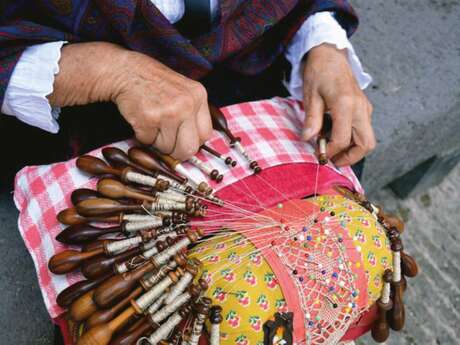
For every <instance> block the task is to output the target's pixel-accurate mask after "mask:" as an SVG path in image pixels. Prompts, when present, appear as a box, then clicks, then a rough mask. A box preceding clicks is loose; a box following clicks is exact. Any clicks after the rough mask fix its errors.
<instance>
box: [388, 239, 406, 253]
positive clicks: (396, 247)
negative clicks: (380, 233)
mask: <svg viewBox="0 0 460 345" xmlns="http://www.w3.org/2000/svg"><path fill="white" fill-rule="evenodd" d="M403 249H404V247H403V244H402V241H401V239H399V238H397V239H394V240H393V241H392V242H391V250H392V251H394V252H400V251H402V250H403Z"/></svg>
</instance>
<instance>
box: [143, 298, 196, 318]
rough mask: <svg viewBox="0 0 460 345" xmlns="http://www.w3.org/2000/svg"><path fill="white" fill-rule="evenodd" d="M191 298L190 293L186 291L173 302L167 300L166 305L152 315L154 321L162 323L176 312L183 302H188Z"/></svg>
mask: <svg viewBox="0 0 460 345" xmlns="http://www.w3.org/2000/svg"><path fill="white" fill-rule="evenodd" d="M189 299H190V294H189V293H188V292H185V293H183V294H180V295H178V296H177V298H176V299H175V300H174V301H173V302H172V303H168V302H166V301H165V306H164V307H163V308H161V309H160V310H159V311H158V312H156V313H155V314H154V315H152V321H153V322H156V323H160V322H161V321H163V320H164V319H166V318H167V317H168V316H169V315H171V314H172V313H174V312H175V311H176V310H177V309H179V308H180V307H181V306H182V305H183V304H185V303H187V301H188V300H189Z"/></svg>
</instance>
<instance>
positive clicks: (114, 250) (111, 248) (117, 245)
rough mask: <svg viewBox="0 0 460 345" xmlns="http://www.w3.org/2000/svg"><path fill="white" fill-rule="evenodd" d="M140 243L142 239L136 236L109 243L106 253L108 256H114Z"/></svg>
mask: <svg viewBox="0 0 460 345" xmlns="http://www.w3.org/2000/svg"><path fill="white" fill-rule="evenodd" d="M140 243H142V237H141V236H136V237H132V238H127V239H126V240H121V241H116V242H111V243H109V244H107V246H106V251H107V254H108V255H115V254H119V253H121V252H124V251H126V250H127V249H129V248H131V247H133V246H136V245H138V244H140Z"/></svg>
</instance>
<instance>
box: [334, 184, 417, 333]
mask: <svg viewBox="0 0 460 345" xmlns="http://www.w3.org/2000/svg"><path fill="white" fill-rule="evenodd" d="M336 188H337V189H338V191H339V192H340V193H341V194H343V195H345V196H346V197H348V198H350V199H352V200H354V201H356V202H357V203H358V204H360V205H361V206H362V207H364V208H366V209H367V210H368V211H369V212H370V213H372V215H373V216H374V217H375V218H376V219H377V220H378V221H379V223H380V224H382V225H383V227H384V229H385V230H386V235H387V237H388V238H389V240H390V243H391V244H390V246H391V251H392V254H393V263H392V267H393V269H392V270H390V269H387V270H385V273H384V275H383V282H384V285H383V291H382V296H381V297H380V299H379V300H378V301H377V308H378V312H377V313H378V315H377V319H376V321H375V322H374V324H373V327H372V330H371V334H372V338H373V339H374V340H375V341H377V342H385V341H386V340H387V339H388V337H389V335H390V329H392V330H394V331H400V330H402V329H403V327H404V323H405V307H404V299H403V296H404V292H405V290H406V288H407V280H406V278H414V277H415V276H417V274H418V271H419V269H418V265H417V263H416V261H415V259H414V258H413V257H412V256H410V255H409V254H407V253H405V252H404V250H403V249H404V247H403V243H402V239H401V234H402V233H403V232H404V223H403V222H402V221H401V220H400V219H399V218H397V217H395V216H392V215H389V214H386V213H385V212H384V211H383V208H382V207H381V206H377V205H374V204H372V203H371V202H370V201H369V200H367V198H366V197H365V196H364V195H363V194H360V193H356V192H351V191H349V190H348V189H346V188H342V187H336Z"/></svg>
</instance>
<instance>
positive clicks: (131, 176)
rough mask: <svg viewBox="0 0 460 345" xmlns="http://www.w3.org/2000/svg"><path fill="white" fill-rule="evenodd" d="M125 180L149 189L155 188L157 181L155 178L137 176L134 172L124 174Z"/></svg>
mask: <svg viewBox="0 0 460 345" xmlns="http://www.w3.org/2000/svg"><path fill="white" fill-rule="evenodd" d="M126 179H127V180H128V181H131V182H135V183H139V184H142V185H144V186H149V187H155V185H156V183H157V179H156V178H155V177H152V176H147V175H143V174H139V173H137V172H134V171H128V172H127V173H126Z"/></svg>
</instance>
